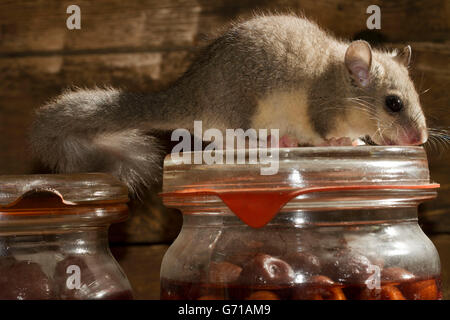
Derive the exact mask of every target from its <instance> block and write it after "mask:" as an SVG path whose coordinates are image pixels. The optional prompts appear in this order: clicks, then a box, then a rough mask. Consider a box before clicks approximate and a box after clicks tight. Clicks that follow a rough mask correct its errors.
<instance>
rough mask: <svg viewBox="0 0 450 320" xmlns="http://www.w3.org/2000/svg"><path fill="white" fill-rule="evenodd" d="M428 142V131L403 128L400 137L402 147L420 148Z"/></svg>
mask: <svg viewBox="0 0 450 320" xmlns="http://www.w3.org/2000/svg"><path fill="white" fill-rule="evenodd" d="M427 140H428V131H427V130H426V129H425V128H403V130H401V133H400V136H399V142H400V144H401V145H410V146H418V145H421V144H424V143H425V142H427Z"/></svg>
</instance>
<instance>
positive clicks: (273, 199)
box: [162, 146, 439, 226]
mask: <svg viewBox="0 0 450 320" xmlns="http://www.w3.org/2000/svg"><path fill="white" fill-rule="evenodd" d="M263 151H264V150H263ZM229 152H230V151H228V150H224V151H216V153H215V154H214V159H219V160H220V159H221V158H222V159H223V163H224V164H220V163H213V164H208V163H205V161H201V162H200V161H199V159H200V160H202V159H203V160H204V159H205V153H204V152H203V153H202V152H200V153H199V152H191V153H188V154H187V155H185V157H184V159H191V160H192V161H191V163H192V164H180V163H179V161H177V160H178V159H174V157H173V156H171V155H169V156H168V157H166V159H165V162H164V177H163V192H162V196H163V198H164V203H165V204H166V205H168V206H180V205H183V204H185V203H186V201H184V202H180V201H178V200H176V198H180V197H188V196H192V197H195V196H199V195H214V196H217V197H219V198H220V199H221V200H222V201H223V202H225V203H226V204H227V206H228V207H229V208H230V209H231V210H232V211H233V212H234V213H235V214H237V215H238V216H239V217H240V218H241V219H243V220H244V222H246V223H247V224H253V225H252V226H262V225H264V224H266V223H267V222H268V221H270V219H271V218H273V216H274V215H275V214H276V213H277V212H278V211H279V210H280V209H281V208H282V207H284V206H285V204H286V203H288V202H290V201H291V200H293V199H295V200H298V201H297V202H299V203H301V205H302V206H303V208H313V207H314V206H316V207H324V206H325V205H326V203H327V199H326V198H321V199H317V197H314V195H312V194H316V193H319V192H324V193H327V194H328V195H329V199H328V200H330V199H333V200H336V199H337V196H336V194H335V193H336V192H340V191H341V193H342V191H345V192H347V193H348V192H349V191H354V192H356V193H358V192H359V195H357V194H353V195H352V199H353V201H356V200H357V199H358V197H359V198H361V199H362V197H363V196H364V195H362V194H361V191H364V192H366V193H367V192H370V191H369V190H402V192H401V193H402V196H401V197H402V199H403V200H405V199H406V198H408V196H407V195H405V192H404V190H408V191H410V193H411V192H413V193H414V192H415V196H416V197H414V199H415V201H417V200H419V199H422V200H423V199H429V198H433V197H435V195H436V191H435V190H434V189H435V188H437V187H438V186H439V185H437V184H432V183H430V175H429V169H428V162H427V156H426V153H425V151H424V149H423V148H422V147H409V146H408V147H397V146H359V147H301V148H280V149H267V150H265V151H264V152H267V157H266V159H265V163H264V162H263V160H264V159H263V158H260V159H259V160H260V161H258V162H257V163H256V164H251V163H250V159H251V157H252V156H254V153H255V150H252V149H246V150H239V152H241V153H243V158H245V161H242V162H241V163H238V162H237V161H236V160H237V158H236V157H231V156H229V157H228V159H230V160H234V161H228V163H227V161H226V160H227V153H229ZM252 152H253V154H252ZM208 159H209V158H208ZM196 163H198V164H196ZM269 167H271V168H272V169H273V170H272V173H273V174H269V175H267V174H266V175H265V174H262V173H263V172H264V171H263V169H264V168H269ZM275 169H276V170H275ZM266 172H267V169H266ZM305 194H308V196H303V197H301V196H302V195H305ZM378 194H379V196H378V198H377V199H382V198H383V196H382V195H380V193H379V192H378ZM410 196H412V195H411V194H410ZM384 197H385V198H386V195H384ZM237 199H238V200H239V199H240V200H239V201H236V200H237ZM341 199H342V196H341ZM374 199H375V198H372V199H371V201H372V202H373V203H376V201H374ZM329 203H332V201H330V202H329ZM333 203H334V204H335V203H336V202H333ZM248 212H250V214H248ZM252 212H253V213H252ZM255 216H256V217H257V218H258V219H256V220H258V221H256V220H253V221H252V222H251V221H250V220H249V219H248V218H249V217H253V218H254V217H255ZM261 216H265V217H264V218H261Z"/></svg>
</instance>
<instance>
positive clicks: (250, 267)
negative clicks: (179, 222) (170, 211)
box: [161, 146, 442, 300]
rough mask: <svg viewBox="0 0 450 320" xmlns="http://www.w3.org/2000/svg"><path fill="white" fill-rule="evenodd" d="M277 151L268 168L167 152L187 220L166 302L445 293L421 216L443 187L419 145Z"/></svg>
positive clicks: (166, 194) (166, 276)
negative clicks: (185, 159) (178, 159)
mask: <svg viewBox="0 0 450 320" xmlns="http://www.w3.org/2000/svg"><path fill="white" fill-rule="evenodd" d="M246 155H247V158H248V151H247V154H246ZM192 157H193V158H194V157H195V155H192ZM247 158H246V159H247ZM278 159H279V160H278V165H279V166H278V167H279V169H278V172H277V173H275V174H274V175H261V174H260V172H261V171H260V168H261V166H263V165H262V164H248V163H247V164H226V165H219V164H217V165H206V164H194V165H187V164H176V163H175V161H173V159H172V158H170V157H168V158H166V160H165V165H164V183H163V193H162V196H163V199H164V203H165V204H166V205H167V206H169V207H176V208H179V209H180V210H181V211H182V213H183V227H182V230H181V232H180V234H179V236H178V238H177V239H176V240H175V241H174V242H173V244H172V245H171V246H170V248H169V249H168V251H167V253H166V254H165V256H164V259H163V262H162V267H161V298H162V299H239V300H240V299H249V300H253V299H256V300H266V299H267V300H271V299H300V300H322V299H323V300H345V299H364V300H371V299H387V300H405V299H408V300H409V299H413V300H414V299H431V300H433V299H441V297H442V294H441V283H440V261H439V256H438V253H437V251H436V249H435V247H434V245H433V244H432V242H431V241H430V240H429V239H428V238H427V236H426V235H425V234H424V233H423V232H422V230H421V229H420V227H419V225H418V223H417V207H418V205H419V203H421V202H422V201H424V200H427V199H432V198H434V197H435V196H436V191H435V190H436V188H437V187H438V185H436V184H432V183H430V178H429V171H428V164H427V158H426V154H425V152H424V150H423V149H422V148H420V147H379V146H375V147H374V146H362V147H332V148H324V147H321V148H293V149H280V150H279V157H278Z"/></svg>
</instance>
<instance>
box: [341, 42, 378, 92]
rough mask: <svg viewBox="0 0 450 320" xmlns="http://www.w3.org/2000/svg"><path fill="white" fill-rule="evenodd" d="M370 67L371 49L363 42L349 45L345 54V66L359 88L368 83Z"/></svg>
mask: <svg viewBox="0 0 450 320" xmlns="http://www.w3.org/2000/svg"><path fill="white" fill-rule="evenodd" d="M371 65H372V49H371V48H370V45H369V44H368V43H367V42H366V41H363V40H357V41H353V42H352V43H350V45H349V46H348V48H347V51H346V52H345V66H346V67H347V70H348V72H349V73H350V75H351V76H352V78H353V79H354V80H355V81H356V83H357V84H358V85H359V86H360V87H367V86H368V85H369V83H370V66H371Z"/></svg>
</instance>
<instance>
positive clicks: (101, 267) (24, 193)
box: [0, 174, 133, 300]
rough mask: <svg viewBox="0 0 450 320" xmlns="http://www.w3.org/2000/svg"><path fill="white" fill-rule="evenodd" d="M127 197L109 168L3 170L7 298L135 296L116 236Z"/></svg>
mask: <svg viewBox="0 0 450 320" xmlns="http://www.w3.org/2000/svg"><path fill="white" fill-rule="evenodd" d="M127 202H128V195H127V189H126V187H125V186H123V185H122V184H121V183H120V182H119V181H117V180H116V179H114V178H112V177H110V176H108V175H105V174H73V175H27V176H0V299H1V300H5V299H8V300H10V299H17V300H25V299H33V300H36V299H132V298H133V295H132V291H131V287H130V284H129V282H128V280H127V278H126V276H125V275H124V273H123V271H122V270H121V268H120V266H119V265H118V263H117V262H116V260H115V259H114V257H113V256H112V254H111V252H110V250H109V243H108V228H109V225H110V224H111V223H115V222H119V221H123V220H125V219H126V218H127V216H128V210H127V205H126V203H127Z"/></svg>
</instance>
